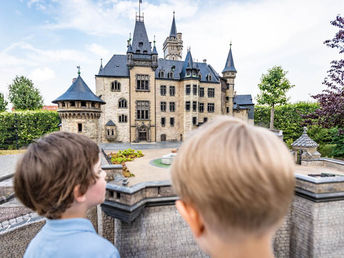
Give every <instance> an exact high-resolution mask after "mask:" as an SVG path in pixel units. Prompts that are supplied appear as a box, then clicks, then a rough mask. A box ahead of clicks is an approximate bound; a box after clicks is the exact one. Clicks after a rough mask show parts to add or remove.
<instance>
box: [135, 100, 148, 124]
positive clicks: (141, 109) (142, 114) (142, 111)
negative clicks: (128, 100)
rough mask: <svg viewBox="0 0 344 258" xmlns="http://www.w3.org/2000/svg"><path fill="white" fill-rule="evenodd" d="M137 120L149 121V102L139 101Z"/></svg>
mask: <svg viewBox="0 0 344 258" xmlns="http://www.w3.org/2000/svg"><path fill="white" fill-rule="evenodd" d="M136 119H137V120H148V119H149V101H143V100H140V101H137V102H136Z"/></svg>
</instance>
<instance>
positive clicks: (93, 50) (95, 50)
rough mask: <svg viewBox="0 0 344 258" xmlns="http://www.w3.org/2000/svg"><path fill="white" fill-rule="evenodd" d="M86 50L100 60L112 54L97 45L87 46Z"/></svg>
mask: <svg viewBox="0 0 344 258" xmlns="http://www.w3.org/2000/svg"><path fill="white" fill-rule="evenodd" d="M86 49H87V50H88V51H90V52H91V53H93V54H95V55H96V56H97V57H99V58H104V57H106V58H108V56H109V55H110V54H111V53H110V51H109V50H108V49H106V48H104V47H103V46H101V45H98V44H96V43H93V44H91V45H87V46H86Z"/></svg>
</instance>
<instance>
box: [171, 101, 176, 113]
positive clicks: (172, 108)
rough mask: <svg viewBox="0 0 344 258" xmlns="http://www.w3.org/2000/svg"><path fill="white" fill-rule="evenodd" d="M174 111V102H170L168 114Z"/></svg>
mask: <svg viewBox="0 0 344 258" xmlns="http://www.w3.org/2000/svg"><path fill="white" fill-rule="evenodd" d="M174 111H176V103H175V102H170V112H174Z"/></svg>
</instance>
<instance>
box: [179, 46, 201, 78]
mask: <svg viewBox="0 0 344 258" xmlns="http://www.w3.org/2000/svg"><path fill="white" fill-rule="evenodd" d="M198 72H199V67H198V65H197V64H196V63H194V61H193V59H192V55H191V50H190V49H188V53H187V54H186V57H185V60H184V64H183V69H182V71H181V74H180V76H181V78H184V77H198V76H199V75H198Z"/></svg>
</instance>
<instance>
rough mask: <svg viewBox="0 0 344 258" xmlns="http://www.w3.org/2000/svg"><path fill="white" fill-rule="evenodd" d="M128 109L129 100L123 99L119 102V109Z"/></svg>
mask: <svg viewBox="0 0 344 258" xmlns="http://www.w3.org/2000/svg"><path fill="white" fill-rule="evenodd" d="M127 107H128V105H127V100H126V99H123V98H121V99H120V100H119V101H118V108H127Z"/></svg>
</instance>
